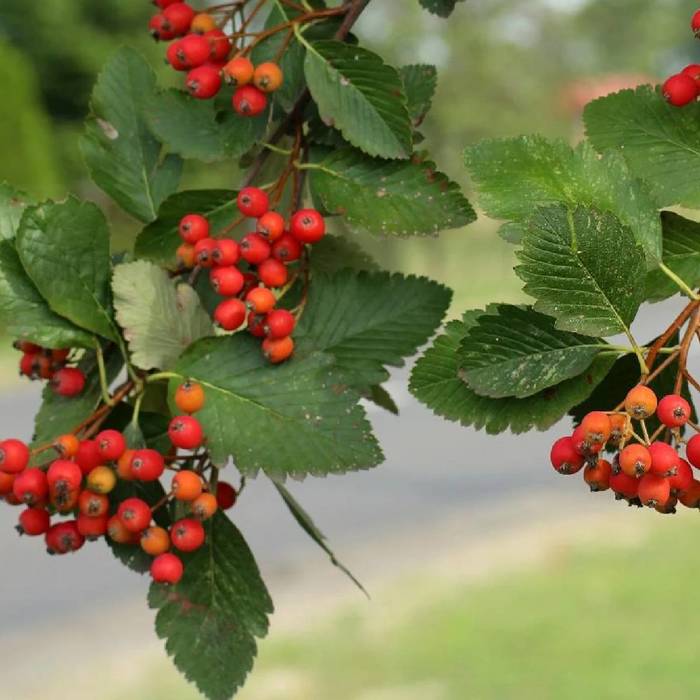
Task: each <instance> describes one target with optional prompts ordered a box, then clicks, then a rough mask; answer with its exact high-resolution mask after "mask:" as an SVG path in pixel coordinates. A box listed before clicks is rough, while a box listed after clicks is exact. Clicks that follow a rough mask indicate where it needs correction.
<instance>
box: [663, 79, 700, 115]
mask: <svg viewBox="0 0 700 700" xmlns="http://www.w3.org/2000/svg"><path fill="white" fill-rule="evenodd" d="M661 91H662V92H663V95H664V97H665V98H666V101H667V102H669V103H670V104H672V105H673V106H674V107H684V106H685V105H687V104H690V103H691V102H693V101H694V100H695V98H696V97H697V96H698V84H697V83H696V82H695V80H694V79H693V78H691V77H690V76H689V75H686V74H685V73H678V74H676V75H672V76H671V77H670V78H669V79H668V80H667V81H666V82H665V83H664V84H663V86H662V88H661Z"/></svg>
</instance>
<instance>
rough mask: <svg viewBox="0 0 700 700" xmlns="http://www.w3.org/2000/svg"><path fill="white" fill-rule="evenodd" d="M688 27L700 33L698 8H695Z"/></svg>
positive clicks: (699, 11)
mask: <svg viewBox="0 0 700 700" xmlns="http://www.w3.org/2000/svg"><path fill="white" fill-rule="evenodd" d="M690 27H691V29H692V30H693V32H694V33H695V34H698V33H700V10H697V11H696V12H695V14H694V15H693V17H692V19H691V20H690Z"/></svg>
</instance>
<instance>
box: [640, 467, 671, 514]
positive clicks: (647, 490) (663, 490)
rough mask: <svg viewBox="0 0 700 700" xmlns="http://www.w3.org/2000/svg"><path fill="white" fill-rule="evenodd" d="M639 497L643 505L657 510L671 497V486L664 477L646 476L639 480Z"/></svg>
mask: <svg viewBox="0 0 700 700" xmlns="http://www.w3.org/2000/svg"><path fill="white" fill-rule="evenodd" d="M637 495H638V496H639V500H640V501H641V502H642V505H644V506H649V507H651V508H655V507H656V506H658V505H664V504H665V503H666V502H667V501H668V499H669V498H670V497H671V484H670V482H669V480H668V479H666V478H665V477H663V476H658V475H656V474H645V475H644V476H643V477H642V478H641V479H640V480H639V490H638V493H637Z"/></svg>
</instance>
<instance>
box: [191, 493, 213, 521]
mask: <svg viewBox="0 0 700 700" xmlns="http://www.w3.org/2000/svg"><path fill="white" fill-rule="evenodd" d="M218 509H219V504H218V502H217V500H216V496H215V495H214V494H213V493H203V494H202V495H201V496H198V497H197V498H195V499H194V501H192V515H194V517H195V518H197V520H209V518H211V516H212V515H214V513H216V511H217V510H218Z"/></svg>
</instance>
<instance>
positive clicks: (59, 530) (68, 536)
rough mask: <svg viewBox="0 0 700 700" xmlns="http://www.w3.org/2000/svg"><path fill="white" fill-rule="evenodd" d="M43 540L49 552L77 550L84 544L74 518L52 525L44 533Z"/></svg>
mask: <svg viewBox="0 0 700 700" xmlns="http://www.w3.org/2000/svg"><path fill="white" fill-rule="evenodd" d="M45 541H46V549H47V551H48V553H49V554H68V553H69V552H77V551H78V550H79V549H80V548H81V547H82V546H83V545H84V544H85V538H84V537H83V536H82V535H81V534H80V532H79V531H78V524H77V523H76V522H75V520H68V521H66V522H63V523H58V524H57V525H53V526H52V527H51V528H49V530H48V532H47V533H46V537H45Z"/></svg>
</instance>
